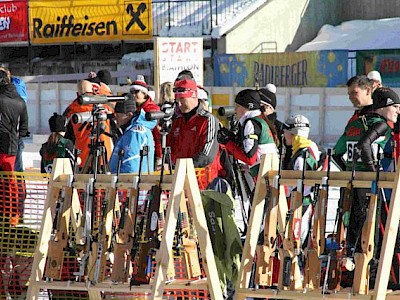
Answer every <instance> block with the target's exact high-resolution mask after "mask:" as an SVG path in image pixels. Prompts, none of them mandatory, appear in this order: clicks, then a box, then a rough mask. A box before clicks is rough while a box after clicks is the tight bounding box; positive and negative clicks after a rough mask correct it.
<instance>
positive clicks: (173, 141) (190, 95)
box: [167, 79, 219, 186]
mask: <svg viewBox="0 0 400 300" xmlns="http://www.w3.org/2000/svg"><path fill="white" fill-rule="evenodd" d="M174 93H175V101H176V105H177V108H176V109H177V114H176V116H175V119H174V120H173V122H172V126H171V130H170V133H169V134H168V136H167V144H168V145H169V146H170V147H171V159H172V163H173V164H175V163H176V160H177V159H178V158H192V159H193V163H194V166H195V168H206V169H207V172H206V173H207V174H208V178H201V179H199V180H200V181H201V183H200V185H201V186H206V185H207V183H208V182H209V180H208V179H212V178H215V177H217V176H218V168H219V154H218V142H217V129H218V119H217V118H216V117H215V116H213V115H212V114H211V113H210V112H208V111H206V110H205V109H204V108H203V106H202V105H201V104H200V102H199V99H198V90H197V84H196V82H195V81H194V80H190V79H183V80H177V81H176V82H175V83H174Z"/></svg>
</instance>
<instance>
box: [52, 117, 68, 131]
mask: <svg viewBox="0 0 400 300" xmlns="http://www.w3.org/2000/svg"><path fill="white" fill-rule="evenodd" d="M49 126H50V131H51V132H60V131H66V130H67V128H66V118H65V117H64V116H63V115H59V114H57V113H53V115H52V116H51V117H50V119H49Z"/></svg>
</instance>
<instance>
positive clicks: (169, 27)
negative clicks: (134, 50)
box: [152, 0, 254, 36]
mask: <svg viewBox="0 0 400 300" xmlns="http://www.w3.org/2000/svg"><path fill="white" fill-rule="evenodd" d="M253 2H254V0H245V1H244V0H226V1H223V0H222V1H221V0H189V1H186V0H183V1H179V0H167V1H165V0H164V1H153V3H152V11H153V35H154V36H160V35H162V36H168V32H169V31H173V28H174V27H177V26H179V27H180V30H182V27H188V28H190V31H191V32H194V33H196V36H198V35H203V36H207V35H211V32H212V30H213V28H214V27H216V26H218V25H219V24H221V23H223V22H225V21H226V20H229V19H230V18H232V17H233V16H235V15H237V14H240V11H241V9H243V8H244V7H248V6H249V5H251V3H253Z"/></svg>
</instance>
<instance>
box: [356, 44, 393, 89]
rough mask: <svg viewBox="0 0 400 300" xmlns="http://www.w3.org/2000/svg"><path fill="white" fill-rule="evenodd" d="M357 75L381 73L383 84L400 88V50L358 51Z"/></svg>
mask: <svg viewBox="0 0 400 300" xmlns="http://www.w3.org/2000/svg"><path fill="white" fill-rule="evenodd" d="M356 60H357V74H368V73H369V72H370V71H373V70H375V71H378V72H379V73H381V77H382V84H383V85H384V86H389V87H400V50H370V51H357V55H356Z"/></svg>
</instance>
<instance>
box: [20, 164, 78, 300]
mask: <svg viewBox="0 0 400 300" xmlns="http://www.w3.org/2000/svg"><path fill="white" fill-rule="evenodd" d="M61 174H72V168H71V164H70V162H69V159H68V158H58V159H55V160H54V163H53V172H52V174H51V177H50V183H49V191H48V193H47V197H46V201H45V203H44V208H43V219H42V224H41V230H40V233H39V238H38V244H37V246H36V250H35V255H34V258H33V263H32V271H31V276H30V278H29V282H28V284H29V286H28V291H27V299H32V300H36V299H38V297H39V286H38V285H37V283H38V282H40V281H41V279H42V277H43V273H44V267H45V264H46V257H47V252H48V247H49V241H50V235H51V230H52V228H53V226H52V225H53V218H54V214H55V209H56V202H57V198H58V192H59V189H58V188H55V187H53V185H52V183H53V181H54V180H55V179H56V178H57V177H58V176H60V175H61Z"/></svg>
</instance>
